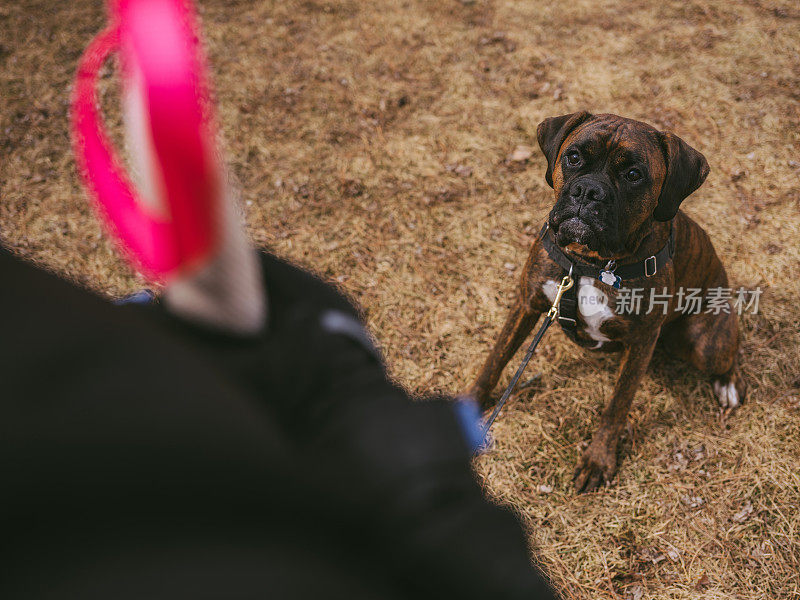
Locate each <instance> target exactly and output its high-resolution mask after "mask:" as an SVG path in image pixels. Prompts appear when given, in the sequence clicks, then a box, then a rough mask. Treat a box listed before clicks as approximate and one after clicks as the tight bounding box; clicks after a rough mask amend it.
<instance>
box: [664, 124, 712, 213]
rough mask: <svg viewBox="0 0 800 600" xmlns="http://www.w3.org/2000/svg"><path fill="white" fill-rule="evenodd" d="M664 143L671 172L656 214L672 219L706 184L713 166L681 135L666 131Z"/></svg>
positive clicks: (668, 170)
mask: <svg viewBox="0 0 800 600" xmlns="http://www.w3.org/2000/svg"><path fill="white" fill-rule="evenodd" d="M661 146H662V149H663V151H664V159H665V160H666V163H667V174H666V176H665V177H664V185H663V186H661V194H660V195H659V197H658V204H657V205H656V209H655V210H654V211H653V218H654V219H655V220H656V221H669V220H670V219H672V218H673V217H674V216H675V214H676V213H677V212H678V207H679V206H680V205H681V202H683V201H684V200H685V199H686V198H688V197H689V195H690V194H691V193H692V192H693V191H695V190H696V189H697V188H699V187H700V186H701V185H703V182H704V181H705V180H706V177H708V171H709V168H708V162H707V161H706V157H705V156H703V155H702V154H701V153H700V152H698V151H697V150H695V149H694V148H692V147H691V146H690V145H689V144H687V143H686V142H684V141H683V140H682V139H681V138H679V137H678V136H677V135H674V134H672V133H662V134H661Z"/></svg>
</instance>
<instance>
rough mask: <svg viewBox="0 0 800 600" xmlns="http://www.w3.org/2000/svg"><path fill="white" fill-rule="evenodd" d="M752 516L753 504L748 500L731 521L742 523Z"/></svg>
mask: <svg viewBox="0 0 800 600" xmlns="http://www.w3.org/2000/svg"><path fill="white" fill-rule="evenodd" d="M752 514H753V504H752V503H751V502H750V501H749V500H748V501H747V503H746V504H745V505H744V506H743V507H742V509H741V510H740V511H739V512H737V513H736V514H735V515H733V517H731V519H732V520H733V521H735V522H736V523H744V522H745V521H747V519H749V518H750V515H752Z"/></svg>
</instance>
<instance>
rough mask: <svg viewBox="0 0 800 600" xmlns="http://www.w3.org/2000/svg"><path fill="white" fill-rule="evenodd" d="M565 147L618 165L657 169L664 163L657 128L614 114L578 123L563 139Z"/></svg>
mask: <svg viewBox="0 0 800 600" xmlns="http://www.w3.org/2000/svg"><path fill="white" fill-rule="evenodd" d="M568 148H576V149H578V150H579V151H580V152H581V154H582V155H583V156H584V157H585V158H587V159H590V160H592V159H593V160H602V161H603V162H608V163H609V164H610V166H612V167H618V168H620V169H621V168H624V167H625V166H627V165H630V164H634V163H639V164H644V165H650V166H651V167H652V168H654V169H658V170H661V169H663V167H664V154H663V151H662V149H661V144H660V141H659V133H658V131H657V130H656V129H655V128H653V127H651V126H650V125H648V124H647V123H642V122H641V121H634V120H633V119H626V118H624V117H619V116H617V115H597V116H595V117H594V118H592V119H590V120H588V121H587V122H586V123H583V124H582V125H580V126H579V127H577V128H576V129H575V130H574V131H573V132H571V133H570V135H568V136H567V138H566V139H565V140H564V143H563V144H562V146H561V151H562V152H564V151H565V150H566V149H568Z"/></svg>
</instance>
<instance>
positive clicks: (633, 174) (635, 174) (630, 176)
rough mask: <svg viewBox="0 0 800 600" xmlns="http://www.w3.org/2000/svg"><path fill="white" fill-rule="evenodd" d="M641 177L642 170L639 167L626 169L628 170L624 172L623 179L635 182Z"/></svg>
mask: <svg viewBox="0 0 800 600" xmlns="http://www.w3.org/2000/svg"><path fill="white" fill-rule="evenodd" d="M641 178H642V172H641V171H639V169H628V172H627V173H625V179H627V180H628V181H630V182H631V183H636V182H637V181H639V180H640V179H641Z"/></svg>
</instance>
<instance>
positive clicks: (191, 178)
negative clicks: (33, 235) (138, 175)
mask: <svg viewBox="0 0 800 600" xmlns="http://www.w3.org/2000/svg"><path fill="white" fill-rule="evenodd" d="M112 8H113V9H116V14H114V11H113V10H112V15H113V16H112V25H111V26H110V27H108V28H107V29H106V30H105V31H103V32H102V33H100V34H99V35H98V36H97V37H96V38H95V39H94V40H93V41H92V42H91V44H90V45H89V46H88V48H87V49H86V51H85V53H84V55H83V56H82V58H81V60H80V63H79V65H78V73H77V77H76V81H75V87H74V94H73V99H72V120H73V123H72V125H73V127H72V135H73V147H74V151H75V155H76V157H77V162H78V167H79V170H80V173H81V176H82V177H83V181H84V183H85V185H86V187H87V189H88V190H89V192H90V196H91V197H92V199H93V203H94V206H95V208H96V210H97V211H98V213H99V214H100V215H101V217H102V220H103V222H104V223H105V225H106V228H107V229H108V230H109V231H110V232H111V233H112V234H113V235H114V237H116V239H117V240H118V242H119V244H120V245H121V246H122V249H123V251H124V253H125V255H126V256H127V257H128V259H129V260H130V261H131V262H132V263H133V264H134V266H136V267H137V268H138V269H139V270H140V271H141V272H142V274H143V275H145V276H146V277H147V278H148V279H151V280H154V281H164V280H166V279H168V278H171V277H172V276H174V275H175V274H176V273H178V272H186V271H187V270H190V269H194V268H197V267H199V266H201V265H202V264H203V263H204V262H205V261H206V260H207V259H208V258H209V256H210V255H212V254H213V253H214V252H215V250H216V245H217V244H218V241H219V240H218V238H219V231H218V229H219V220H220V219H219V212H220V203H221V200H220V196H221V192H220V185H221V184H220V181H219V169H218V168H217V165H216V156H215V154H214V136H213V127H212V123H211V119H210V112H211V109H210V103H209V102H208V98H207V91H206V90H207V87H206V85H205V79H204V76H203V64H202V58H201V55H200V51H199V43H198V40H197V36H196V33H195V30H194V27H193V23H192V14H191V12H190V9H189V7H188V6H187V5H186V4H185V3H184V2H182V1H181V0H121V1H120V2H118V3H116V5H115V6H113V7H112ZM114 51H118V52H120V54H121V58H122V67H123V70H122V74H123V79H124V80H125V84H126V85H127V86H131V85H134V84H135V83H139V84H140V85H141V88H139V89H137V90H135V91H136V92H139V91H140V92H141V94H142V98H143V101H144V103H145V112H146V113H147V115H148V118H149V123H144V124H142V126H146V127H149V128H150V131H149V132H147V133H148V134H149V138H148V139H149V140H150V142H151V143H152V150H153V152H152V156H149V157H148V159H149V160H150V161H151V164H152V167H153V168H154V172H155V173H156V175H157V178H158V181H159V184H160V185H159V188H160V189H159V190H158V192H159V195H160V196H161V198H159V199H160V200H161V203H162V206H161V209H162V210H161V211H159V212H158V213H157V212H156V211H154V210H152V209H150V210H148V209H147V208H146V207H145V206H144V205H143V204H142V202H141V199H140V198H139V197H138V195H137V193H136V191H135V188H134V186H133V184H132V183H131V181H130V179H129V178H128V176H127V173H126V171H125V169H124V167H123V166H122V162H121V161H120V159H119V157H118V156H117V154H116V153H115V152H114V149H113V147H112V145H111V143H110V142H109V139H108V137H107V135H106V134H105V132H104V130H103V127H102V118H101V115H100V113H99V109H98V98H97V91H96V88H97V80H98V74H99V71H100V69H101V67H102V66H103V64H104V63H105V61H106V60H107V59H108V58H109V56H110V55H111V53H112V52H114ZM134 75H136V76H137V77H138V79H135V78H134ZM159 213H161V214H159Z"/></svg>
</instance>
